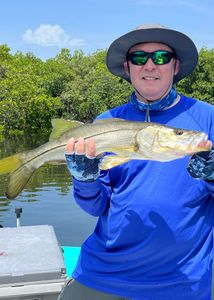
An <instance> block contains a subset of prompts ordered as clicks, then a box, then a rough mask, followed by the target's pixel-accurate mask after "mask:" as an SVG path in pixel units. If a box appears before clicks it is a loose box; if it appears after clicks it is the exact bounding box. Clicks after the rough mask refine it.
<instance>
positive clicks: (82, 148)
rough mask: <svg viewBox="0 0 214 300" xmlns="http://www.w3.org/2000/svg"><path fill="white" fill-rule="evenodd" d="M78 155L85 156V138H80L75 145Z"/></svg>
mask: <svg viewBox="0 0 214 300" xmlns="http://www.w3.org/2000/svg"><path fill="white" fill-rule="evenodd" d="M75 152H76V154H85V141H84V138H82V137H80V138H79V139H78V140H77V142H76V144H75Z"/></svg>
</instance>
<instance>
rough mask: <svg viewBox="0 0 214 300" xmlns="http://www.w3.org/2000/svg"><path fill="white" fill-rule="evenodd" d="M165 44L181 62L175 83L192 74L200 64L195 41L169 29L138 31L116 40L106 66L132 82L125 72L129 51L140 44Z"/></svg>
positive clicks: (108, 55) (108, 53)
mask: <svg viewBox="0 0 214 300" xmlns="http://www.w3.org/2000/svg"><path fill="white" fill-rule="evenodd" d="M149 42H154V43H163V44H166V45H168V46H169V47H170V48H172V50H174V52H175V53H176V56H177V58H178V59H179V61H180V70H179V72H178V74H177V75H175V76H174V81H173V82H174V83H176V82H178V81H179V80H181V79H182V78H184V77H186V76H187V75H189V74H191V73H192V71H193V70H194V69H195V67H196V65H197V62H198V51H197V48H196V46H195V44H194V43H193V41H192V40H191V39H190V38H189V37H188V36H186V35H185V34H183V33H181V32H178V31H175V30H172V29H167V28H148V29H138V30H133V31H130V32H128V33H127V34H125V35H123V36H121V37H120V38H118V39H116V40H115V41H114V42H113V43H112V44H111V45H110V47H109V49H108V51H107V56H106V65H107V67H108V69H109V71H110V72H111V73H113V74H114V75H116V76H120V77H122V78H124V79H125V80H127V81H129V82H130V78H129V76H128V75H127V74H126V72H125V70H124V62H125V61H126V56H127V52H128V51H129V49H130V48H131V47H132V46H134V45H136V44H140V43H149Z"/></svg>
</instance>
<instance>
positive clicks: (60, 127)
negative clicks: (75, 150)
mask: <svg viewBox="0 0 214 300" xmlns="http://www.w3.org/2000/svg"><path fill="white" fill-rule="evenodd" d="M51 124H52V127H53V130H52V132H51V135H50V138H49V140H50V141H54V140H56V139H58V138H59V137H60V136H61V135H63V134H64V133H65V132H66V131H68V130H70V129H72V128H75V127H79V126H81V125H83V124H84V123H82V122H80V121H75V120H65V119H52V120H51Z"/></svg>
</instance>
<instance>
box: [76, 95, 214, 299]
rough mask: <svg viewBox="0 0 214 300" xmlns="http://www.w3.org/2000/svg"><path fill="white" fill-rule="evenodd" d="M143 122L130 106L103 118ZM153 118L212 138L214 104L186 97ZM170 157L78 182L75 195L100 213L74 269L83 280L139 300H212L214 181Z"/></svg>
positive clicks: (185, 161)
mask: <svg viewBox="0 0 214 300" xmlns="http://www.w3.org/2000/svg"><path fill="white" fill-rule="evenodd" d="M110 117H114V118H123V119H128V120H135V121H144V120H145V113H144V112H143V111H140V110H139V109H137V108H136V107H134V106H133V105H132V103H130V102H129V103H127V104H124V105H122V106H119V107H116V108H114V109H111V110H109V111H107V112H105V113H104V114H102V115H101V116H99V118H110ZM150 117H151V121H152V122H158V123H162V124H166V125H169V126H172V127H178V128H184V129H192V130H197V131H203V132H205V133H207V134H208V136H209V139H210V140H212V141H213V142H214V108H213V106H212V105H209V104H207V103H205V102H201V101H199V100H195V99H192V98H187V97H185V96H181V99H180V101H179V103H177V104H176V105H175V106H173V107H171V108H170V109H167V110H163V111H159V112H150ZM189 159H190V157H189V156H187V157H185V158H182V159H177V160H174V161H171V162H165V163H162V162H156V161H145V160H142V161H140V160H131V161H129V162H127V163H125V164H123V165H120V166H117V167H114V168H112V169H110V170H108V171H102V172H101V175H100V178H99V179H97V180H96V181H94V182H88V183H85V182H80V181H77V180H75V179H74V181H73V182H74V197H75V199H76V201H77V203H78V204H79V206H80V207H81V208H82V209H83V210H85V211H86V212H87V213H89V214H91V215H94V216H98V222H97V225H96V228H95V230H94V232H93V233H92V234H91V235H90V236H89V237H88V238H87V239H86V241H85V242H84V243H83V245H82V247H81V254H80V257H79V260H78V263H77V266H76V269H75V271H74V273H73V277H74V278H75V279H76V280H77V281H79V282H80V283H82V284H84V285H86V286H88V287H91V288H94V289H97V290H101V291H104V292H108V293H111V294H115V295H120V296H123V297H127V298H129V299H142V300H154V299H157V300H171V299H173V300H193V299H194V300H210V299H211V277H212V251H213V233H212V229H213V222H214V199H213V197H214V184H213V182H206V181H204V180H197V179H194V178H192V177H190V175H189V174H188V172H187V170H186V168H187V164H188V161H189Z"/></svg>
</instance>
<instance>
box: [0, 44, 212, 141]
mask: <svg viewBox="0 0 214 300" xmlns="http://www.w3.org/2000/svg"><path fill="white" fill-rule="evenodd" d="M105 57H106V51H104V50H99V51H97V52H95V53H93V54H90V55H85V54H84V53H83V51H75V52H74V54H73V55H71V53H70V51H69V50H68V49H61V51H60V52H59V54H58V55H57V56H56V57H55V58H52V59H48V60H47V61H46V62H43V61H42V60H40V59H38V58H36V57H35V56H34V54H32V53H27V54H23V53H21V52H17V53H16V54H15V55H12V54H11V53H10V48H9V47H8V46H7V45H0V90H1V94H0V136H2V135H5V136H8V135H21V134H26V133H30V134H32V133H37V132H40V133H41V132H43V133H48V132H49V131H50V129H51V119H52V118H53V117H63V118H69V119H77V120H80V121H83V122H89V121H92V120H93V119H94V118H95V117H96V116H97V115H98V114H100V113H102V112H103V111H105V110H107V109H109V108H112V107H114V106H117V105H121V104H123V103H125V102H127V101H128V99H129V95H130V93H131V91H132V89H133V88H132V86H131V85H130V84H129V83H127V82H126V81H125V80H121V79H119V78H118V77H115V76H113V75H112V74H111V73H110V72H109V71H108V70H107V67H106V64H105ZM176 87H177V89H178V91H179V92H181V93H183V94H185V95H188V96H191V97H195V98H198V99H201V100H204V101H207V102H210V103H212V104H213V102H214V49H210V50H209V49H206V48H203V49H201V50H200V53H199V62H198V66H197V68H196V70H195V71H194V72H193V74H192V75H191V76H188V77H187V78H185V79H183V80H181V81H180V82H179V83H177V84H176Z"/></svg>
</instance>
